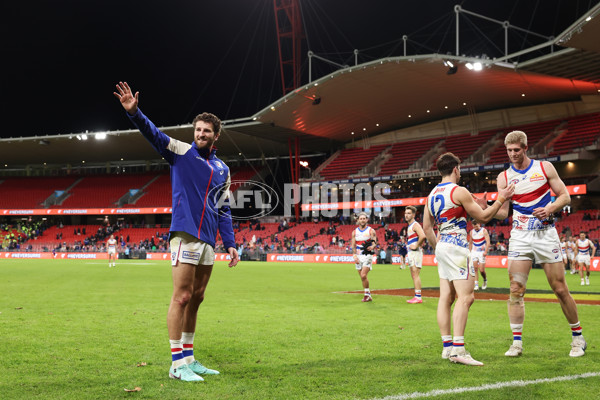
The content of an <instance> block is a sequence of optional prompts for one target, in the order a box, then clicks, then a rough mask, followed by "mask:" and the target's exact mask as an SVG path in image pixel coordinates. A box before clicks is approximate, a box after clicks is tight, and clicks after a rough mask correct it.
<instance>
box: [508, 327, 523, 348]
mask: <svg viewBox="0 0 600 400" xmlns="http://www.w3.org/2000/svg"><path fill="white" fill-rule="evenodd" d="M510 330H511V331H512V333H513V346H519V347H523V338H522V335H523V324H510Z"/></svg>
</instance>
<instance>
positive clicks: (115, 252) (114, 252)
mask: <svg viewBox="0 0 600 400" xmlns="http://www.w3.org/2000/svg"><path fill="white" fill-rule="evenodd" d="M111 254H117V249H108V255H109V256H110V255H111Z"/></svg>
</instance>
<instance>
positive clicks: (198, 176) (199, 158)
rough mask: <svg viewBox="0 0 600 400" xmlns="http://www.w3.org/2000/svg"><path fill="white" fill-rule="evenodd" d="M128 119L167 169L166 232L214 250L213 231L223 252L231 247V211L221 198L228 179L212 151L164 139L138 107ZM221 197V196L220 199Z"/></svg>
mask: <svg viewBox="0 0 600 400" xmlns="http://www.w3.org/2000/svg"><path fill="white" fill-rule="evenodd" d="M127 115H128V116H129V119H130V120H131V122H133V124H134V125H135V126H136V127H137V128H138V129H139V130H140V132H142V135H144V137H145V138H146V139H147V140H148V141H149V142H150V144H151V145H152V147H154V149H155V150H156V151H157V152H158V153H159V154H160V155H161V156H163V157H164V158H165V160H167V162H168V163H169V165H170V166H171V190H172V196H173V212H172V219H171V228H170V232H186V233H189V234H190V235H192V236H195V237H197V238H198V239H200V240H202V241H203V242H205V243H208V244H209V245H211V246H212V247H215V242H216V238H217V229H218V230H219V232H220V234H221V238H222V239H223V245H224V246H225V248H226V249H228V248H229V247H233V248H235V247H236V246H235V238H234V235H233V226H232V224H231V209H230V208H229V202H228V201H225V200H224V199H225V197H226V196H227V193H228V191H229V184H230V182H231V178H230V175H229V168H228V167H227V165H225V163H224V162H223V161H221V160H219V159H218V158H217V156H216V155H215V152H216V149H215V148H213V149H212V150H211V151H209V150H207V149H198V147H197V146H196V143H195V142H192V143H191V144H190V143H185V142H181V141H179V140H177V139H173V138H171V137H169V136H167V135H166V134H165V133H164V132H162V131H161V130H159V129H158V128H157V127H156V126H155V125H154V124H153V123H152V121H150V120H149V119H148V118H147V117H146V116H145V115H144V114H143V113H142V112H141V111H140V109H139V108H138V110H137V112H136V113H135V115H129V114H127ZM224 196H225V197H224Z"/></svg>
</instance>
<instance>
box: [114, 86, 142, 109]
mask: <svg viewBox="0 0 600 400" xmlns="http://www.w3.org/2000/svg"><path fill="white" fill-rule="evenodd" d="M116 87H117V91H118V93H117V92H113V94H114V95H115V97H116V98H117V99H119V101H120V102H121V105H122V106H123V108H124V109H125V111H127V112H128V113H129V114H130V115H134V114H135V113H136V112H137V109H138V101H139V96H140V92H135V96H134V95H133V93H132V92H131V88H130V87H129V85H128V84H127V82H119V83H118V84H117V85H116Z"/></svg>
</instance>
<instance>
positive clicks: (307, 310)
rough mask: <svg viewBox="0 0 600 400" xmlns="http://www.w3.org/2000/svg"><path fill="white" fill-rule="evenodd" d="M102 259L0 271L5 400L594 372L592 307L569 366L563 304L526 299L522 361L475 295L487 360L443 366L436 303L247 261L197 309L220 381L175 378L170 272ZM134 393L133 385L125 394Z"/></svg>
mask: <svg viewBox="0 0 600 400" xmlns="http://www.w3.org/2000/svg"><path fill="white" fill-rule="evenodd" d="M106 264H107V263H106V262H104V261H72V260H69V261H59V260H48V261H31V260H1V261H0V339H1V340H0V398H2V399H29V398H43V399H114V398H140V399H141V398H157V399H179V398H181V399H184V398H193V397H194V398H207V399H371V398H383V397H386V396H400V395H403V394H409V393H413V392H417V391H418V392H428V391H431V390H435V389H441V390H443V389H451V388H460V387H473V386H479V385H483V384H493V383H498V382H508V381H513V380H533V379H541V378H555V377H560V376H566V375H574V374H581V373H586V372H595V373H597V372H600V361H599V359H598V354H599V353H598V350H597V349H598V343H600V333H599V332H600V308H599V307H598V306H591V305H580V306H579V315H580V319H581V322H582V326H583V329H584V336H585V337H586V339H587V341H588V343H589V345H588V351H587V354H586V355H585V356H584V357H582V358H578V359H573V358H571V357H569V355H568V354H569V350H570V342H571V336H570V330H569V326H568V324H567V322H566V320H565V318H564V317H563V315H562V312H561V310H560V306H559V305H558V304H555V303H533V302H529V303H527V306H526V320H525V327H524V333H523V337H524V355H523V356H522V357H520V358H517V359H511V358H507V357H505V356H504V352H505V351H506V350H507V348H508V347H509V345H510V344H511V342H512V336H511V332H510V328H509V325H508V317H507V315H506V303H505V302H504V301H476V302H475V304H474V305H473V307H472V308H471V312H470V315H469V322H468V325H467V332H466V343H467V349H468V350H469V351H470V352H471V353H472V354H473V356H474V357H475V358H476V359H478V360H481V361H482V362H484V363H485V366H483V367H467V366H462V365H454V364H451V363H449V362H448V361H446V360H442V359H441V358H440V353H441V339H440V336H439V331H438V328H437V323H436V314H435V313H436V306H437V299H433V298H426V299H425V300H424V303H423V304H420V305H410V304H407V303H406V300H407V299H408V298H407V297H397V296H374V301H373V302H372V303H361V301H360V299H361V298H362V295H361V294H341V293H335V292H340V291H348V290H360V289H361V286H360V279H359V277H358V274H357V273H356V271H355V270H354V266H353V265H335V264H298V263H289V264H283V263H278V264H273V263H258V262H254V263H253V262H245V263H240V264H239V265H238V266H237V267H236V268H234V269H229V268H227V266H226V265H225V264H224V263H217V265H216V266H215V270H214V272H213V277H212V279H211V283H210V284H209V286H208V290H207V293H206V300H205V302H204V304H203V305H202V306H201V308H200V315H199V321H198V329H197V332H196V344H195V355H196V358H198V359H199V360H201V362H203V363H204V364H205V365H207V366H208V367H210V368H215V369H218V370H220V371H221V373H222V374H221V375H220V376H212V377H207V378H206V382H204V383H186V382H179V381H173V380H171V379H169V378H168V368H169V365H170V362H171V360H170V351H169V342H168V337H167V329H166V311H167V305H168V302H169V298H170V294H171V278H170V266H169V263H168V262H165V261H161V262H151V261H147V262H146V261H131V262H120V263H119V265H118V266H117V268H112V269H109V268H107V265H106ZM488 273H489V284H490V286H491V287H498V288H500V287H507V286H508V282H507V281H508V279H507V276H506V271H505V270H496V269H489V270H488ZM369 278H370V281H371V288H372V289H390V288H410V287H411V286H412V281H411V280H410V274H409V272H408V270H400V269H398V267H397V266H375V268H374V270H373V271H372V272H371V274H370V275H369ZM422 280H423V286H424V287H435V286H438V278H437V270H436V269H435V268H433V267H425V268H424V269H423V272H422ZM567 280H568V282H569V284H570V287H571V289H572V290H573V291H582V289H583V290H584V291H590V292H596V293H598V292H600V274H592V280H591V282H592V285H591V286H585V287H581V286H579V279H578V277H575V276H570V275H568V276H567ZM528 287H529V288H531V289H548V284H547V282H546V279H545V276H544V275H543V272H542V271H540V270H534V271H532V274H531V277H530V280H529V285H528ZM141 362H145V363H147V365H146V366H141V367H138V366H137V365H138V364H139V363H141ZM134 387H140V388H141V389H142V390H141V391H139V392H134V393H126V392H125V391H124V388H128V389H133V388H134ZM598 387H600V378H599V377H598V376H595V377H591V378H586V379H578V380H571V381H566V382H548V383H539V384H534V385H529V386H525V387H522V388H514V387H508V388H503V389H490V390H486V391H483V392H466V393H460V394H449V395H443V396H437V397H435V398H443V399H450V398H460V399H480V398H482V397H484V398H486V399H508V398H519V399H530V398H531V399H533V398H543V399H565V398H581V399H591V398H599V395H598ZM391 398H394V397H391ZM396 398H401V397H396Z"/></svg>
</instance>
